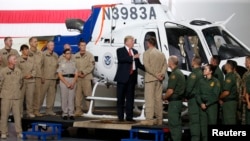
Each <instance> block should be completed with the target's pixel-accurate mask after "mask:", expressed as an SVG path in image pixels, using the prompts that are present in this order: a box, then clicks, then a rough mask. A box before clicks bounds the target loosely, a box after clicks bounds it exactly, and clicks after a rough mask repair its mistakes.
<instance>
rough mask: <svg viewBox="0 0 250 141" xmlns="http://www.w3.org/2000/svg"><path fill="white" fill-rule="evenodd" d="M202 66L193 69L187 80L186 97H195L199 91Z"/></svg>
mask: <svg viewBox="0 0 250 141" xmlns="http://www.w3.org/2000/svg"><path fill="white" fill-rule="evenodd" d="M202 76H203V75H202V71H201V68H195V69H193V71H192V73H191V74H190V75H189V76H188V79H187V82H186V97H187V98H193V97H194V96H195V95H196V92H197V88H198V87H197V84H198V83H197V82H198V81H199V80H200V79H201V78H202Z"/></svg>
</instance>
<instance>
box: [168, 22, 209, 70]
mask: <svg viewBox="0 0 250 141" xmlns="http://www.w3.org/2000/svg"><path fill="white" fill-rule="evenodd" d="M165 27H166V33H167V40H168V48H169V54H170V55H175V56H177V57H178V59H179V64H178V66H179V68H180V69H182V70H188V71H191V70H192V66H191V62H192V59H193V57H194V56H199V57H201V59H202V62H203V63H207V62H208V61H207V59H206V56H205V53H204V50H203V48H202V45H201V43H200V40H199V37H198V35H197V33H196V32H195V31H194V30H192V29H190V28H187V27H185V26H181V25H177V24H174V23H166V24H165Z"/></svg>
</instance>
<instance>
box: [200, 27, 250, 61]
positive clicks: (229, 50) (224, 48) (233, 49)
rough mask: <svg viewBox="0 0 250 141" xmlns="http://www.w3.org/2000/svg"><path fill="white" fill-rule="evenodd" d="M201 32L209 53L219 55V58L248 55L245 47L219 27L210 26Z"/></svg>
mask: <svg viewBox="0 0 250 141" xmlns="http://www.w3.org/2000/svg"><path fill="white" fill-rule="evenodd" d="M202 32H203V34H204V36H205V38H206V42H207V44H208V46H209V49H210V51H211V53H212V54H213V55H219V56H220V58H221V59H231V58H234V57H243V56H246V55H250V52H249V51H248V50H247V49H245V48H244V47H243V46H242V45H241V44H240V43H239V42H237V41H236V40H235V39H234V38H233V37H232V36H230V35H229V34H228V33H227V32H226V31H225V30H223V29H222V28H220V27H210V28H207V29H204V30H203V31H202Z"/></svg>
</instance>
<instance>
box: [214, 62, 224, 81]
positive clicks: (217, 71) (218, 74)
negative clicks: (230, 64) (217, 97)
mask: <svg viewBox="0 0 250 141" xmlns="http://www.w3.org/2000/svg"><path fill="white" fill-rule="evenodd" d="M213 76H214V77H215V78H217V79H218V80H219V82H220V85H221V86H222V84H223V81H224V74H223V72H222V70H221V69H220V67H219V66H218V67H216V69H215V71H214V74H213Z"/></svg>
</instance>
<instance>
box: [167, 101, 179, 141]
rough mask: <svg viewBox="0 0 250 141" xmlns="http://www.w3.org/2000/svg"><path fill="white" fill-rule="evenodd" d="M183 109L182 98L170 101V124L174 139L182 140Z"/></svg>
mask: <svg viewBox="0 0 250 141" xmlns="http://www.w3.org/2000/svg"><path fill="white" fill-rule="evenodd" d="M181 110H182V101H181V100H178V101H170V102H169V105H168V126H169V129H170V134H171V138H172V140H173V141H181V138H182V126H181Z"/></svg>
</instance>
